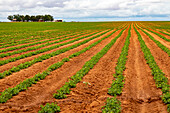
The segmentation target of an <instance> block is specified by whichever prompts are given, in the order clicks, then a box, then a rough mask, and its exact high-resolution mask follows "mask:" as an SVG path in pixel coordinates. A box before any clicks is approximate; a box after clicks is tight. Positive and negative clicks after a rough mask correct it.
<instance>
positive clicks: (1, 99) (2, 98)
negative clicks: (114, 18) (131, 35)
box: [0, 31, 116, 103]
mask: <svg viewBox="0 0 170 113" xmlns="http://www.w3.org/2000/svg"><path fill="white" fill-rule="evenodd" d="M115 32H116V31H114V32H112V33H111V34H113V33H115ZM111 34H110V35H111ZM110 35H109V36H110ZM106 38H108V36H106V37H103V38H102V39H100V40H98V41H96V42H95V43H93V44H91V45H89V46H88V47H86V48H84V49H82V50H80V51H78V52H75V53H73V54H72V55H70V56H69V57H68V58H63V59H62V60H61V61H59V62H57V63H55V64H52V65H51V66H49V67H48V68H47V70H45V71H43V72H42V73H38V74H36V75H35V76H34V77H32V78H28V79H26V80H24V81H23V82H21V83H20V84H18V85H17V86H15V87H14V88H8V89H6V90H5V91H3V92H2V93H1V95H0V103H5V102H6V101H7V100H9V99H10V98H12V97H13V96H14V95H17V94H18V93H19V92H21V91H24V90H26V89H27V88H28V87H31V86H32V84H36V83H37V82H38V81H40V80H42V79H45V77H46V76H47V75H49V74H50V72H52V71H54V70H56V69H58V68H59V67H61V66H62V65H63V64H64V63H65V62H68V61H69V60H70V59H71V58H73V57H76V56H79V55H80V54H82V53H84V52H86V51H87V50H89V49H91V48H92V47H94V46H95V45H97V44H99V43H100V42H101V41H102V40H104V39H106ZM89 41H90V40H89Z"/></svg>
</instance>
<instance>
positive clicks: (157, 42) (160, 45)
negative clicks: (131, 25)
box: [137, 26, 170, 56]
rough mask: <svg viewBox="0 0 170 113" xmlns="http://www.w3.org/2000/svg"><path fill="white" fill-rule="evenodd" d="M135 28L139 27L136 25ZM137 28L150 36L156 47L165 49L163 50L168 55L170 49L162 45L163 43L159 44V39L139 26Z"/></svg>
mask: <svg viewBox="0 0 170 113" xmlns="http://www.w3.org/2000/svg"><path fill="white" fill-rule="evenodd" d="M137 28H139V27H138V26H137ZM139 29H140V30H142V31H143V32H144V33H145V34H146V35H148V36H149V38H150V39H151V40H153V41H154V42H155V43H156V44H157V46H158V47H160V48H161V49H162V50H163V51H165V52H166V53H167V54H168V55H169V56H170V49H168V48H167V47H166V46H164V45H163V44H161V43H160V42H159V41H157V40H156V39H155V38H154V37H153V36H151V35H150V34H149V33H147V32H146V31H144V30H143V29H141V28H139Z"/></svg>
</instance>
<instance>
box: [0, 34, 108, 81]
mask: <svg viewBox="0 0 170 113" xmlns="http://www.w3.org/2000/svg"><path fill="white" fill-rule="evenodd" d="M107 32H109V31H106V32H104V33H101V34H99V35H96V36H93V37H92V38H89V39H86V40H84V41H82V42H80V43H77V44H74V45H72V46H69V47H66V48H62V49H59V50H56V51H54V52H51V53H49V54H45V55H42V56H39V57H37V58H34V59H33V60H31V61H28V62H25V63H21V64H19V65H18V66H14V67H12V68H11V69H9V70H6V71H4V72H2V73H0V79H2V78H4V77H6V76H9V75H11V74H12V73H14V72H18V71H20V70H22V69H26V68H28V67H30V66H32V65H33V64H35V63H38V62H42V61H43V60H46V59H49V58H51V57H54V56H57V55H59V54H61V53H64V52H66V51H69V50H71V49H74V48H76V47H78V46H80V45H82V44H85V43H87V42H89V41H91V40H93V39H95V38H98V37H100V36H102V35H104V34H106V33H107ZM89 36H91V35H88V36H85V37H82V38H86V37H89ZM82 38H79V39H75V40H73V41H70V42H66V43H63V44H60V45H58V47H60V46H62V45H66V44H69V43H71V42H75V41H77V40H80V39H82Z"/></svg>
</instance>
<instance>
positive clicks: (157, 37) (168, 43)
mask: <svg viewBox="0 0 170 113" xmlns="http://www.w3.org/2000/svg"><path fill="white" fill-rule="evenodd" d="M144 31H146V32H148V33H149V34H150V35H151V36H153V37H154V38H155V39H156V40H158V41H159V42H160V43H162V44H163V45H164V46H166V47H167V48H169V49H170V42H168V41H165V40H164V39H162V38H160V37H159V36H158V35H156V34H154V33H151V32H150V31H147V30H146V29H144Z"/></svg>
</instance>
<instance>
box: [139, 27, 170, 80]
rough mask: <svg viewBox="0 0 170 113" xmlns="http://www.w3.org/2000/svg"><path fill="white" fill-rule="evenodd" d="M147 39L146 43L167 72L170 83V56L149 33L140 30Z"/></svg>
mask: <svg viewBox="0 0 170 113" xmlns="http://www.w3.org/2000/svg"><path fill="white" fill-rule="evenodd" d="M138 31H139V32H140V34H141V36H142V38H143V40H144V41H145V43H146V45H147V46H148V48H149V49H150V51H151V53H152V55H153V56H154V59H155V61H156V63H157V64H158V66H159V67H160V69H161V70H162V71H163V72H164V73H165V74H166V77H167V78H168V80H169V83H170V71H169V70H170V57H169V56H168V54H167V53H165V52H164V51H163V50H162V49H160V48H159V47H158V46H157V45H156V44H155V43H154V42H153V41H152V40H151V39H150V38H149V37H148V36H147V35H145V34H144V33H143V32H142V31H141V30H138Z"/></svg>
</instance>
